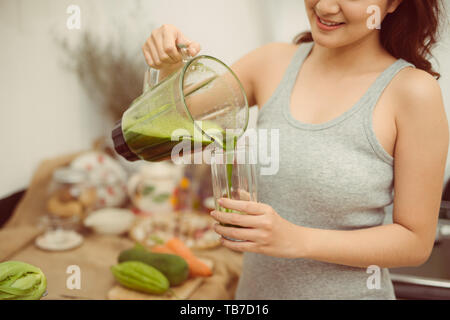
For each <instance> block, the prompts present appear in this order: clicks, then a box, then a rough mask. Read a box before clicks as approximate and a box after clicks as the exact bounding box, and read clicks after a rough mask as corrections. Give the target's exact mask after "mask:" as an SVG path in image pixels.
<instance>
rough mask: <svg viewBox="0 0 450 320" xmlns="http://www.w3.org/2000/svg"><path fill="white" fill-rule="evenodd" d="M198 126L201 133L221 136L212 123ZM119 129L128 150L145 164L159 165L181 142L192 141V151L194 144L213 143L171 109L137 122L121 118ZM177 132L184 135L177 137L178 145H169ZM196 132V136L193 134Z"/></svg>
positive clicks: (172, 143) (219, 128) (191, 123)
mask: <svg viewBox="0 0 450 320" xmlns="http://www.w3.org/2000/svg"><path fill="white" fill-rule="evenodd" d="M201 125H202V130H203V131H205V132H207V133H210V132H212V133H214V132H215V133H216V134H217V133H219V134H220V135H224V134H223V132H224V130H223V129H222V128H221V127H220V126H219V125H217V124H216V123H214V122H212V121H202V124H201ZM122 128H123V134H124V137H125V140H126V142H127V144H128V146H129V148H130V149H131V150H132V151H133V152H134V153H135V154H137V155H138V156H139V157H140V158H141V159H143V160H147V161H158V160H160V159H163V158H165V157H168V156H170V155H171V152H172V148H173V147H174V146H175V145H177V144H178V143H180V141H182V140H184V141H186V140H188V141H191V150H193V149H194V146H195V145H196V144H197V145H198V144H199V143H200V144H201V145H202V146H207V145H209V144H211V143H212V142H213V141H212V140H210V139H208V138H207V137H205V136H204V135H203V134H202V133H201V132H200V130H199V129H198V128H197V127H195V125H194V123H193V122H192V121H191V120H189V119H186V118H183V117H182V116H181V115H180V114H179V113H178V112H176V110H175V107H174V105H166V106H163V107H161V108H159V109H158V110H157V111H155V112H152V113H151V114H147V115H145V116H144V117H142V118H139V119H132V118H131V117H124V118H123V124H122ZM179 129H183V130H184V133H183V134H186V135H183V136H181V137H179V141H172V135H173V134H174V131H175V130H179ZM212 130H214V131H212ZM195 131H197V132H196V133H195V134H194V132H195ZM180 133H182V132H181V131H180Z"/></svg>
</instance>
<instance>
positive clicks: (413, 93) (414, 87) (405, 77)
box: [391, 67, 442, 113]
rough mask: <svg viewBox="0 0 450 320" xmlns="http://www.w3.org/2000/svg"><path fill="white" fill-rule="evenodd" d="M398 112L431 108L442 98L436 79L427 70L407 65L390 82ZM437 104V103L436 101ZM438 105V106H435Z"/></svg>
mask: <svg viewBox="0 0 450 320" xmlns="http://www.w3.org/2000/svg"><path fill="white" fill-rule="evenodd" d="M391 92H393V93H395V94H394V98H395V100H396V105H397V111H398V112H399V113H402V112H403V113H404V112H410V111H411V110H412V108H427V109H428V110H429V109H430V108H433V106H436V103H433V102H439V101H440V100H441V98H442V93H441V88H440V86H439V83H438V81H437V80H436V79H435V78H434V77H433V76H432V75H431V74H430V73H428V72H426V71H424V70H421V69H418V68H414V67H407V68H404V69H402V70H401V71H400V72H399V74H398V75H397V76H396V77H395V79H394V81H393V83H392V91H391ZM438 104H439V103H438ZM436 107H439V106H436Z"/></svg>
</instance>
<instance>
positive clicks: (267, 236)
mask: <svg viewBox="0 0 450 320" xmlns="http://www.w3.org/2000/svg"><path fill="white" fill-rule="evenodd" d="M219 204H220V206H221V207H223V208H228V209H232V210H237V211H239V212H243V213H246V214H239V213H233V212H223V211H212V212H211V216H212V217H213V218H214V219H216V220H217V221H219V222H221V223H225V224H233V225H238V226H241V227H242V228H235V227H225V226H222V225H219V224H216V225H215V227H214V230H215V231H216V232H217V233H218V234H220V235H222V236H225V237H228V238H232V239H237V240H244V241H230V240H227V239H224V238H223V237H222V239H221V241H222V244H223V245H224V246H225V247H227V248H230V249H232V250H237V251H249V252H257V253H262V254H265V255H269V256H274V257H282V258H300V257H301V256H302V252H301V251H302V250H301V248H300V245H301V244H302V240H301V235H302V227H300V226H298V225H295V224H293V223H291V222H289V221H287V220H285V219H283V218H281V217H280V216H279V215H278V213H277V212H276V211H275V210H274V209H273V208H272V207H271V206H269V205H267V204H264V203H259V202H254V201H243V200H231V199H227V198H221V199H219Z"/></svg>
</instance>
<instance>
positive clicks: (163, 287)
mask: <svg viewBox="0 0 450 320" xmlns="http://www.w3.org/2000/svg"><path fill="white" fill-rule="evenodd" d="M111 271H112V273H113V275H114V277H115V278H116V280H117V281H118V282H119V283H120V284H121V285H123V286H124V287H127V288H130V289H133V290H137V291H142V292H147V293H153V294H163V293H164V292H166V291H167V289H169V280H167V278H166V277H165V276H164V275H163V274H162V273H161V272H160V271H158V270H157V269H156V268H154V267H152V266H149V265H148V264H145V263H143V262H139V261H127V262H122V263H119V264H117V265H115V266H112V267H111Z"/></svg>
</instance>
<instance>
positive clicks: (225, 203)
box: [218, 198, 271, 215]
mask: <svg viewBox="0 0 450 320" xmlns="http://www.w3.org/2000/svg"><path fill="white" fill-rule="evenodd" d="M218 202H219V204H220V205H221V206H222V207H225V208H228V209H233V210H237V211H242V212H245V213H247V214H253V215H261V214H266V213H269V210H271V207H270V206H267V205H265V204H263V203H258V202H254V201H245V200H231V199H228V198H220V199H219V200H218Z"/></svg>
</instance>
